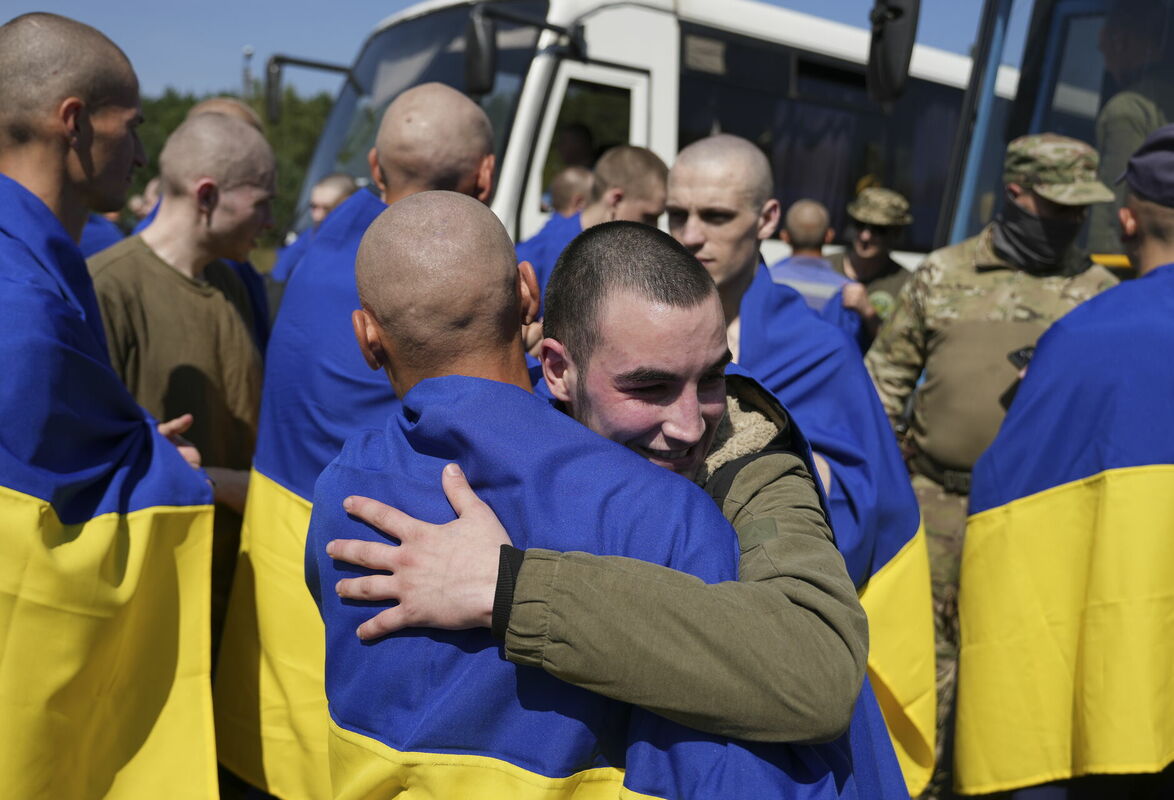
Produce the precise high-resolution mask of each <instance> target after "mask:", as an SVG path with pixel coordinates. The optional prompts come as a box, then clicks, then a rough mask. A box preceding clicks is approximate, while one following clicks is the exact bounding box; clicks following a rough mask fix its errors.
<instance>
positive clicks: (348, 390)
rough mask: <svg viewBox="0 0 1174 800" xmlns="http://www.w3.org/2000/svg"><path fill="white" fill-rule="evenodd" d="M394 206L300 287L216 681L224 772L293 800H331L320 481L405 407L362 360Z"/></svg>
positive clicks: (360, 212)
mask: <svg viewBox="0 0 1174 800" xmlns="http://www.w3.org/2000/svg"><path fill="white" fill-rule="evenodd" d="M384 208H386V206H385V205H384V204H383V203H382V202H381V201H380V200H378V199H377V198H376V197H375V196H374V195H372V194H371V193H370V192H366V191H360V192H356V193H355V194H353V195H351V196H350V197H349V198H347V200H346V201H345V202H343V204H342V205H340V206H339V207H338V208H336V209H335V210H334V212H333V213H331V215H330V216H329V217H327V219H326V220H325V221H324V222H323V223H322V226H321V227H320V228H319V229H318V232H317V233H316V234H315V236H314V241H313V244H312V245H311V246H310V247H309V248H308V249H307V251H306V254H305V255H304V256H303V258H302V261H301V263H300V264H299V266H298V268H297V271H296V272H295V273H294V275H293V277H292V278H291V279H290V282H289V285H288V288H287V289H286V292H285V296H284V298H283V301H282V306H281V313H280V314H279V315H278V318H277V324H276V326H275V327H274V329H273V337H272V340H271V341H270V344H269V354H268V358H267V359H266V366H265V389H264V392H263V394H262V399H261V423H260V429H259V432H258V437H257V452H256V455H255V456H254V461H253V473H252V477H251V479H250V483H249V498H248V503H247V505H246V506H245V516H244V524H243V527H242V530H241V553H240V559H239V561H238V564H237V570H236V576H235V578H234V583H233V591H232V596H231V597H230V599H229V609H228V617H227V620H226V622H225V631H224V638H223V642H222V644H221V651H220V661H219V664H218V668H217V674H216V728H217V741H218V744H219V747H220V758H221V761H222V762H223V763H224V764H225V765H226V766H227V767H228V768H229V769H231V770H232V771H233V772H235V773H236V774H238V775H240V776H241V777H242V778H244V779H245V780H247V781H249V782H250V783H252V784H254V785H255V786H258V787H260V788H262V789H265V790H266V791H268V792H270V793H271V794H274V795H276V796H278V797H280V798H283V800H315V799H316V798H320V797H329V796H330V783H329V781H330V775H329V764H328V762H327V753H326V743H327V738H328V736H327V729H328V725H327V723H328V718H327V713H326V697H325V693H324V691H323V677H322V664H323V661H324V658H325V655H324V652H323V635H324V634H323V632H322V621H321V618H320V617H319V615H318V610H317V609H316V608H315V607H314V602H313V600H312V599H311V597H310V594H309V592H307V590H306V585H305V577H304V563H305V549H306V529H307V528H308V527H309V523H310V501H311V498H312V496H313V491H314V481H315V480H317V478H318V474H319V473H320V472H321V471H322V469H323V468H324V467H325V466H326V465H327V464H328V463H329V462H330V461H331V459H333V458H334V457H335V456H337V455H338V452H339V450H341V449H342V444H343V442H344V441H345V440H346V438H347V437H348V436H349V435H350V434H351V433H353V432H354V431H357V430H362V429H363V428H366V427H381V426H382V425H383V424H384V422H386V420H387V418H388V417H389V416H391V415H392V414H394V413H395V411H396V409H397V408H398V407H399V401H398V400H397V399H396V396H395V393H394V392H393V391H392V389H391V385H390V384H389V383H388V381H387V376H386V375H385V374H384V373H383V372H382V371H378V372H376V371H373V370H371V369H370V368H369V367H368V366H367V364H366V362H365V361H364V360H363V356H362V353H361V352H360V351H359V347H358V345H357V344H356V343H355V335H354V332H353V330H352V328H351V312H352V311H354V310H355V309H356V308H359V296H358V290H357V289H356V288H355V254H356V253H357V252H358V248H359V242H360V241H361V239H362V237H363V233H364V232H365V231H366V230H367V226H368V225H369V224H370V223H371V221H372V220H374V219H375V217H377V216H378V215H379V213H380V212H381V211H383V209H384Z"/></svg>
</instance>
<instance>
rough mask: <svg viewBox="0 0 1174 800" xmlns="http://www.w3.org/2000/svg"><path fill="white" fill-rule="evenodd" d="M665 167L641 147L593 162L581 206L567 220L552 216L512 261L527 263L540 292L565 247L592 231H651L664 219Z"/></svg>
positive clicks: (615, 150)
mask: <svg viewBox="0 0 1174 800" xmlns="http://www.w3.org/2000/svg"><path fill="white" fill-rule="evenodd" d="M667 174H668V167H666V166H665V164H664V162H663V161H661V160H660V156H658V155H656V153H654V152H652V151H651V150H649V149H648V148H645V147H636V146H634V145H628V144H622V145H618V146H616V147H613V148H611V149H610V150H608V151H607V152H606V153H604V154H603V155H602V156H600V157H599V160H598V161H597V162H595V169H594V171H593V173H592V182H591V196H590V201H589V202H588V203H587V206H586V207H585V208H584V209H583V210H582V211H580V212H579V213H577V214H573V215H571V216H569V217H562V216H555V217H552V218H551V220H550V221H549V222H548V223H547V224H546V225H545V226H544V227H543V228H542V230H540V231H539V232H538V233H537V234H536V235H534V236H532V237H530V238H529V239H527V240H526V241H524V242H522V243H521V244H519V245H518V260H520V261H529V262H530V263H531V264H532V265H533V266H534V274H536V275H537V276H538V286H539V288H540V289H542V290H544V291H545V289H546V284H547V282H548V281H549V280H550V273H551V272H552V271H553V270H554V265H555V262H556V261H558V257H559V255H560V254H561V253H562V251H563V249H564V248H565V247H566V246H567V245H568V244H570V241H571V240H572V239H574V238H575V237H576V236H578V235H579V234H580V233H582V232H583V231H584V230H586V229H587V228H590V227H591V226H592V225H598V224H599V223H601V222H608V221H611V220H617V219H618V220H628V221H630V222H643V223H644V224H645V225H656V221H657V219H658V218H659V217H660V215H661V214H663V213H664V198H665V188H664V183H665V176H666V175H667Z"/></svg>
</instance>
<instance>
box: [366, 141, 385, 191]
mask: <svg viewBox="0 0 1174 800" xmlns="http://www.w3.org/2000/svg"><path fill="white" fill-rule="evenodd" d="M367 167H368V168H369V169H370V170H371V182H372V183H374V184H375V188H377V189H378V190H379V194H380V195H381V196H382V195H383V194H384V193H385V192H386V191H387V181H385V180H384V179H383V170H381V169H380V168H379V153H377V152H376V151H375V148H374V147H372V148H371V149H370V150H368V151H367Z"/></svg>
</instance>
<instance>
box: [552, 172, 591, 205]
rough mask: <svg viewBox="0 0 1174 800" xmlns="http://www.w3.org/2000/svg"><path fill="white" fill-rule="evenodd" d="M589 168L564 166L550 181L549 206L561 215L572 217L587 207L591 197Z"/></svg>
mask: <svg viewBox="0 0 1174 800" xmlns="http://www.w3.org/2000/svg"><path fill="white" fill-rule="evenodd" d="M592 181H593V178H592V175H591V170H589V169H587V168H586V167H564V168H563V169H561V170H559V172H558V174H557V175H555V176H554V180H552V181H551V182H550V207H551V209H552V210H553V211H554V213H556V214H558V215H559V216H561V217H573V216H575V215H576V214H578V213H579V212H580V211H582V210H583V209H584V208H586V207H587V202H588V201H589V200H590V199H591V184H592Z"/></svg>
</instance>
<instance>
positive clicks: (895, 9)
mask: <svg viewBox="0 0 1174 800" xmlns="http://www.w3.org/2000/svg"><path fill="white" fill-rule="evenodd" d="M920 10H921V0H876V4H875V5H874V6H873V7H872V12H871V13H870V14H869V19H870V20H871V22H872V42H871V44H870V45H869V48H868V93H869V95H870V96H871V97H872V99H873V100H875V101H876V102H878V103H890V102H892V101H893V100H896V99H897V98H898V97H900V96H901V93H902V92H903V91H904V90H905V81H906V79H908V77H909V60H910V59H911V58H912V57H913V42H914V40H915V39H916V38H917V16H918V13H919V12H920Z"/></svg>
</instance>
